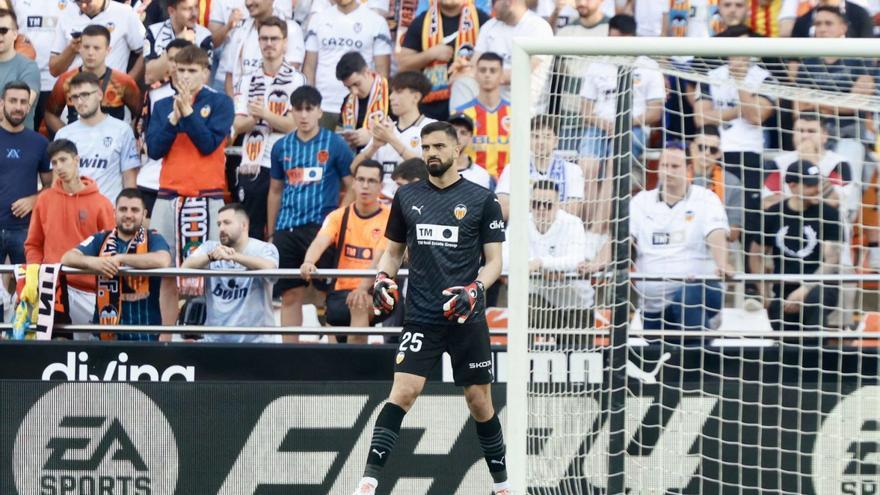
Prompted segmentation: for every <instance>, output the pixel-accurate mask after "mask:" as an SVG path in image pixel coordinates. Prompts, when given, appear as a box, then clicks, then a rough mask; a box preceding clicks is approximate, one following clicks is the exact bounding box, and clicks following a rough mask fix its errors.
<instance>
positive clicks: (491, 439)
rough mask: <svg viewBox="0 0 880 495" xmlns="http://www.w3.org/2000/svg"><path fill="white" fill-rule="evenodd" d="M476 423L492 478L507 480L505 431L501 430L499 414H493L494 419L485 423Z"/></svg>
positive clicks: (501, 480)
mask: <svg viewBox="0 0 880 495" xmlns="http://www.w3.org/2000/svg"><path fill="white" fill-rule="evenodd" d="M476 424H477V437H478V438H479V439H480V447H481V448H482V449H483V456H484V457H485V458H486V464H487V465H488V466H489V473H490V474H491V475H492V480H494V481H495V483H501V482H504V481H507V460H506V459H505V458H504V456H505V450H506V449H505V447H504V433H502V431H501V421H499V420H498V415H497V414H496V415H495V416H492V419H490V420H489V421H486V422H485V423H480V422H479V421H477V422H476Z"/></svg>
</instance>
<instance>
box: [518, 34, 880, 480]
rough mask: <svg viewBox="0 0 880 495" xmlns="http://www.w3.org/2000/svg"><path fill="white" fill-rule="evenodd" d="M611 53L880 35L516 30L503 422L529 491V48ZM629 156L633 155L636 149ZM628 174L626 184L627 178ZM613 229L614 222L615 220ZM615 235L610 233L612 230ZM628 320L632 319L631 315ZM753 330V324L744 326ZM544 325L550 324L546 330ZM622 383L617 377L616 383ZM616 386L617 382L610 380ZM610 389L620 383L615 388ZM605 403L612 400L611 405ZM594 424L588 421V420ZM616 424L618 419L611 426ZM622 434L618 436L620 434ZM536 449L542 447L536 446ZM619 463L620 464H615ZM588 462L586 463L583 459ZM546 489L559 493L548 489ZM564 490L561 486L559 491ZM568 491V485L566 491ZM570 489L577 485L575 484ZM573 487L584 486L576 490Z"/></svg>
mask: <svg viewBox="0 0 880 495" xmlns="http://www.w3.org/2000/svg"><path fill="white" fill-rule="evenodd" d="M542 55H544V56H572V57H574V56H578V57H581V56H614V57H636V56H648V57H671V56H682V57H685V56H687V57H714V58H717V57H725V56H742V57H770V56H772V57H780V58H783V59H787V58H806V57H823V56H826V57H842V58H843V57H853V58H871V57H874V58H876V57H880V39H853V38H847V39H821V40H820V39H792V38H784V39H783V38H705V39H703V38H699V39H695V38H636V37H590V38H558V37H557V38H541V39H537V38H517V39H515V40H514V46H513V56H512V72H511V82H512V88H511V89H512V91H511V103H512V105H511V106H512V110H511V111H512V119H511V125H512V129H511V131H510V133H511V137H510V148H511V149H510V157H511V160H510V164H509V166H510V167H511V168H512V170H511V193H510V218H511V220H512V221H509V222H508V225H509V231H508V237H509V238H510V239H514V240H516V242H510V246H509V260H510V261H509V269H508V273H509V291H508V308H509V309H508V311H509V317H508V322H509V333H508V336H509V338H508V342H509V343H508V363H509V364H508V370H507V376H508V383H507V406H506V413H505V415H506V430H505V436H506V439H507V459H508V466H509V470H508V472H509V474H510V479H511V483H512V485H513V493H516V494H517V495H525V494H527V493H545V492H541V491H539V492H535V491H533V492H529V491H528V486H527V479H528V474H529V473H528V469H529V466H531V465H532V463H530V461H529V459H528V457H529V455H528V454H527V452H528V449H529V445H528V436H529V421H530V420H529V406H530V404H529V401H530V396H529V387H530V380H531V364H530V363H531V361H530V354H529V347H530V345H531V344H530V342H531V340H530V338H531V335H532V333H537V332H532V331H531V330H530V329H529V321H530V300H529V269H528V260H529V252H528V250H529V243H528V242H527V241H526V240H527V239H528V238H529V232H528V223H527V222H526V221H525V219H527V218H528V217H529V208H530V206H529V200H528V198H529V196H530V185H529V184H530V179H529V168H530V119H531V117H533V114H532V110H531V108H532V105H530V104H529V103H531V101H532V99H533V95H532V87H531V85H532V83H533V78H532V66H531V64H530V60H531V57H532V56H542ZM623 159H624V160H631V159H632V156H631V154H630V155H629V156H625V157H624V158H623ZM628 181H629V179H628V178H627V182H626V184H627V185H628ZM612 230H614V229H613V228H612ZM611 235H612V237H613V233H612V234H611ZM615 268H616V269H613V270H609V273H608V274H607V275H608V276H609V277H611V278H612V279H613V282H612V285H621V284H626V285H627V286H628V285H629V283H630V273H629V267H628V266H623V265H618V266H616V267H615ZM627 320H628V319H627ZM627 320H624V321H621V320H620V318H614V321H612V322H611V330H610V332H609V335H610V338H611V347H612V348H613V347H614V346H616V345H622V347H624V348H625V347H627V346H628V344H627V338H628V326H629V322H628V321H627ZM745 330H748V329H745ZM544 333H546V330H545V331H544ZM626 364H627V356H626V351H625V350H624V352H622V353H621V352H618V356H616V357H612V358H611V366H612V368H613V369H612V370H610V372H609V370H603V373H606V374H607V376H609V377H611V378H610V379H611V380H612V381H613V380H615V379H617V380H624V382H625V380H626V374H625V372H624V367H625V366H626ZM617 385H620V383H618V384H617ZM611 388H612V389H614V388H615V384H614V383H612V384H611ZM617 388H618V389H619V390H616V392H617V393H619V394H622V395H618V396H617V397H616V398H613V397H612V399H611V407H618V408H622V407H623V405H624V404H625V400H624V399H625V398H626V397H625V394H626V387H625V384H624V386H622V387H617ZM611 393H612V394H614V393H615V391H612V392H611ZM606 407H607V405H606ZM615 413H620V414H618V415H617V416H618V418H617V420H616V421H617V423H616V425H617V426H618V427H620V430H621V431H622V430H623V428H622V426H623V421H624V420H623V414H622V413H623V411H622V410H620V411H618V410H612V411H610V414H611V415H612V416H613V415H615ZM586 428H587V429H589V426H587V427H586ZM614 430H615V427H614V423H613V424H612V431H614ZM618 440H620V439H618ZM613 442H614V439H613V438H612V440H611V441H610V442H609V443H608V445H606V446H605V447H607V450H609V451H612V450H614V451H616V453H615V454H614V455H615V456H617V459H616V460H617V461H618V462H616V463H615V459H611V458H608V459H607V465H606V466H604V468H603V469H607V471H605V472H607V474H608V482H607V485H606V486H607V489H606V490H607V491H606V493H623V492H624V473H623V472H620V471H622V468H623V466H625V465H626V464H625V463H624V462H623V452H622V449H621V448H620V444H619V443H618V444H617V445H616V446H614V445H613ZM533 455H537V454H534V453H533ZM612 465H613V466H616V467H612ZM584 469H589V467H588V466H585V467H584ZM546 493H556V492H553V491H552V490H551V491H548V492H546ZM560 493H562V492H560ZM565 493H569V491H566V492H565ZM571 493H575V492H574V491H572V492H571ZM576 493H580V492H579V491H578V492H576Z"/></svg>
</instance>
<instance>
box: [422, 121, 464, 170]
mask: <svg viewBox="0 0 880 495" xmlns="http://www.w3.org/2000/svg"><path fill="white" fill-rule="evenodd" d="M460 149H461V148H460V147H459V146H458V140H457V139H456V138H453V137H452V136H449V135H448V134H446V133H445V132H439V131H438V132H432V133H430V134H426V135H424V136H422V159H423V160H425V163H426V164H427V165H428V173H429V174H431V176H432V177H440V176H442V175H443V174H445V173H446V171H447V170H449V169H450V168H451V167H452V165H453V164H454V163H455V159H456V158H457V157H458V153H459V150H460Z"/></svg>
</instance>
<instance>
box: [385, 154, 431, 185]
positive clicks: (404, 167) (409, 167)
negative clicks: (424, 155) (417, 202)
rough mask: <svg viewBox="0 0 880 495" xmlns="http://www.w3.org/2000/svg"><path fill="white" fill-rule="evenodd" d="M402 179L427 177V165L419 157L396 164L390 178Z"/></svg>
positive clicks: (413, 179) (409, 180) (412, 179)
mask: <svg viewBox="0 0 880 495" xmlns="http://www.w3.org/2000/svg"><path fill="white" fill-rule="evenodd" d="M397 179H402V180H405V181H407V182H412V181H415V180H427V179H428V166H427V165H425V161H424V160H422V159H421V158H410V159H409V160H404V161H402V162H400V163H398V164H397V167H395V168H394V172H391V180H397Z"/></svg>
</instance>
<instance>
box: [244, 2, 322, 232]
mask: <svg viewBox="0 0 880 495" xmlns="http://www.w3.org/2000/svg"><path fill="white" fill-rule="evenodd" d="M260 49H261V50H262V54H263V60H262V64H261V65H260V68H259V69H256V70H253V71H251V72H249V73H247V74H245V75H244V76H242V79H241V82H240V83H239V86H238V88H237V89H236V91H235V121H234V122H233V127H234V130H235V134H236V135H241V136H243V137H244V139H243V141H242V154H241V163H240V164H239V165H238V169H237V171H236V174H235V179H236V183H235V189H233V190H234V191H235V195H236V196H237V198H238V201H239V202H240V203H241V205H242V207H243V208H244V209H245V211H247V213H248V218H249V219H250V221H249V223H248V224H249V226H250V229H251V230H250V232H248V235H249V236H250V237H252V238H254V239H260V240H263V239H265V238H266V213H267V210H266V201H267V199H268V196H269V168H270V167H271V161H272V159H271V158H272V146H273V145H274V144H275V143H276V142H278V140H279V139H281V138H282V137H283V136H284V135H285V134H287V133H289V132H292V131H294V130H295V129H296V121H295V120H294V118H293V115H292V114H291V112H290V110H291V109H290V94H291V93H293V91H294V90H296V88H299V87H300V86H304V85H305V84H306V78H305V76H304V75H303V74H302V72H300V71H298V70H297V69H296V68H295V67H293V65H292V64H291V63H290V61H288V60H286V59H285V52H286V50H287V22H285V21H283V20H281V19H279V18H277V17H270V18H268V19H266V20H265V21H263V22H262V23H261V24H260Z"/></svg>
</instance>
